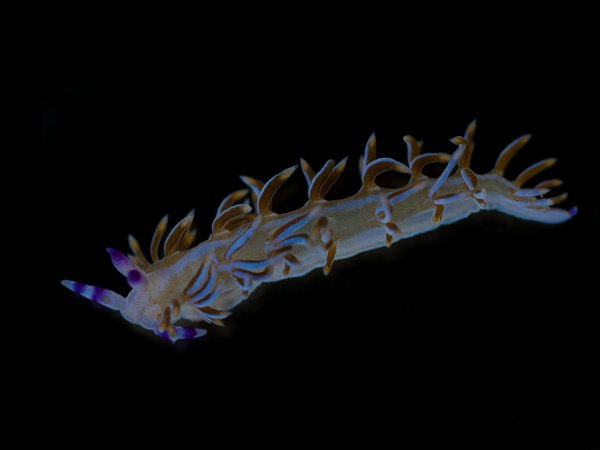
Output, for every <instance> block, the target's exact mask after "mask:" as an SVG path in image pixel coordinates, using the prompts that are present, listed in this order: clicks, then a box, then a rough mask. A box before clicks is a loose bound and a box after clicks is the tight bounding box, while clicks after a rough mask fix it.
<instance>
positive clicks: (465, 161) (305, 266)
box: [62, 121, 576, 341]
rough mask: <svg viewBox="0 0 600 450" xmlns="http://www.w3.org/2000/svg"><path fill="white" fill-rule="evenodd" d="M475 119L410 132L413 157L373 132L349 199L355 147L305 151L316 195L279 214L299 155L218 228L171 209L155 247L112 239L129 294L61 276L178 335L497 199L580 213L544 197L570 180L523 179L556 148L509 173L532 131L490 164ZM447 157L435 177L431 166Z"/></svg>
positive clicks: (551, 218) (536, 213) (169, 335)
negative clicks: (199, 229)
mask: <svg viewBox="0 0 600 450" xmlns="http://www.w3.org/2000/svg"><path fill="white" fill-rule="evenodd" d="M475 125H476V123H475V121H473V122H472V123H471V124H470V125H469V126H468V127H467V130H466V132H465V134H464V136H458V137H455V138H453V139H451V142H452V143H453V144H454V145H455V146H457V148H456V149H455V150H454V152H453V153H451V154H449V153H423V152H422V147H423V142H422V141H417V140H415V139H414V138H413V137H412V136H405V137H404V141H405V143H406V146H407V149H408V165H405V164H403V163H401V162H398V161H396V160H394V159H392V158H377V156H376V150H375V147H376V145H375V135H374V134H373V135H371V137H370V138H369V139H368V142H367V144H366V146H365V151H364V155H363V156H362V157H361V158H360V160H359V170H360V176H361V179H362V185H361V187H360V189H359V190H358V192H357V193H356V194H354V195H352V196H350V197H348V198H344V199H341V200H326V199H325V196H326V194H327V193H328V191H329V190H330V189H331V187H332V186H333V185H334V183H336V181H337V180H338V178H339V177H340V175H341V174H342V172H343V171H344V169H345V168H346V162H347V158H345V159H343V160H341V161H340V162H338V163H337V164H336V163H335V161H333V160H329V161H327V162H326V163H325V165H324V166H323V167H322V168H321V169H320V170H318V171H316V172H315V171H314V170H313V169H312V167H311V166H310V165H309V164H308V163H307V162H306V161H305V160H303V159H301V160H300V167H301V170H302V172H303V174H304V177H305V178H306V182H307V184H308V201H307V202H306V203H305V204H304V206H302V207H301V208H299V209H297V210H295V211H292V212H288V213H284V214H277V213H275V212H273V211H272V209H271V202H272V199H273V196H274V195H275V193H276V192H277V191H278V190H279V188H280V187H281V186H282V185H283V184H284V183H285V181H286V180H287V179H288V178H289V177H290V176H291V175H292V173H294V171H295V170H296V169H297V167H298V166H294V167H290V168H288V169H286V170H284V171H283V172H281V173H279V174H277V175H275V176H274V177H273V178H271V179H270V180H269V181H267V182H266V183H263V182H261V181H259V180H257V179H255V178H251V177H247V176H243V177H241V179H242V181H243V182H244V183H245V184H246V185H247V189H241V190H236V191H234V192H232V193H231V194H229V195H227V196H226V197H225V199H224V200H223V201H222V202H221V204H220V206H219V207H218V210H217V214H216V218H215V219H214V221H213V223H212V233H211V235H210V236H209V238H208V239H207V240H206V241H204V242H202V243H200V244H198V245H196V246H194V245H193V244H194V240H195V236H196V232H195V230H194V229H193V227H192V220H193V213H190V214H188V215H187V216H186V217H184V218H183V219H182V220H181V221H180V222H179V223H177V224H176V225H175V226H174V227H173V228H172V229H171V230H170V232H169V233H168V235H166V237H165V233H166V231H167V217H164V218H163V219H162V220H161V221H160V222H159V223H158V226H157V227H156V231H155V232H154V236H153V238H152V242H151V244H150V253H149V257H148V255H147V254H145V253H144V251H142V248H141V247H140V244H139V243H138V241H137V240H136V239H135V238H134V237H133V236H131V235H130V236H129V246H130V247H131V252H132V254H130V255H129V256H125V255H124V254H122V253H120V252H119V251H117V250H114V249H110V248H109V249H108V253H109V254H110V257H111V259H112V263H113V264H114V266H115V268H116V269H117V270H118V271H119V272H120V273H121V274H123V275H124V276H125V277H126V278H127V282H128V284H129V286H130V287H131V290H130V291H129V294H128V295H127V297H122V296H121V295H119V294H117V293H115V292H112V291H110V290H108V289H104V288H100V287H95V286H90V285H87V284H83V283H79V282H74V281H68V280H65V281H63V282H62V283H63V285H64V286H66V287H67V288H69V289H71V290H72V291H74V292H76V293H77V294H80V295H82V296H83V297H85V298H88V299H90V300H92V301H94V302H97V303H99V304H101V305H104V306H106V307H108V308H111V309H115V310H118V311H120V312H121V314H122V315H123V317H124V318H125V319H126V320H128V321H129V322H132V323H135V324H138V325H140V326H142V327H143V328H146V329H148V330H152V331H153V332H154V333H156V334H157V335H159V336H161V337H164V338H166V339H169V340H171V341H177V340H179V339H188V338H197V337H200V336H203V335H204V334H206V330H205V329H204V328H201V325H202V324H214V325H220V326H222V325H223V319H225V318H226V317H227V316H229V315H230V314H231V311H232V309H233V308H234V307H235V306H237V305H238V304H239V303H241V302H242V301H243V300H244V299H246V298H247V297H248V296H249V295H250V293H251V292H252V291H253V290H254V289H256V288H257V287H258V286H259V285H260V284H262V283H265V282H274V281H278V280H281V279H284V278H288V277H300V276H302V275H304V274H306V273H307V272H310V271H312V270H313V269H316V268H322V270H323V272H324V273H325V274H328V273H329V271H330V270H331V267H332V264H333V262H334V260H336V259H343V258H349V257H351V256H353V255H356V254H357V253H361V252H365V251H367V250H371V249H374V248H377V247H382V246H387V247H389V246H391V245H392V244H393V243H394V242H396V241H398V240H400V239H404V238H408V237H411V236H414V235H416V234H420V233H424V232H427V231H430V230H433V229H435V228H437V227H439V226H440V225H445V224H450V223H453V222H456V221H458V220H461V219H464V218H466V217H467V216H469V215H470V214H473V213H476V212H478V211H479V210H482V209H488V210H497V211H501V212H503V213H506V214H509V215H511V216H515V217H518V218H521V219H525V220H531V221H536V222H544V223H561V222H564V221H567V220H569V219H570V218H571V217H573V216H574V215H575V213H576V208H575V207H574V208H571V209H570V210H565V209H560V208H556V207H554V205H557V204H558V203H561V202H563V201H564V200H565V199H566V198H567V194H566V193H563V194H561V195H558V196H555V197H550V198H548V197H546V194H548V193H549V192H550V190H551V189H553V188H556V187H559V186H560V185H561V184H562V181H560V180H558V179H551V180H547V181H542V182H541V183H538V184H537V185H535V186H533V187H524V184H525V183H526V182H527V181H528V180H530V179H531V178H532V177H534V176H536V175H538V174H539V173H540V172H542V171H543V170H545V169H548V168H549V167H551V166H552V165H554V163H556V159H555V158H549V159H545V160H543V161H540V162H538V163H536V164H533V165H532V166H530V167H528V168H527V169H525V170H524V171H523V172H521V174H520V175H518V176H517V177H516V178H515V179H514V180H508V179H507V178H505V176H504V171H505V168H506V167H507V165H508V163H509V162H510V161H511V159H512V158H513V157H514V156H515V154H516V153H517V152H518V151H519V150H521V148H523V147H524V146H525V144H527V142H528V141H529V139H530V135H525V136H521V137H519V138H518V139H516V140H514V141H513V142H512V143H510V144H509V145H508V146H507V147H506V148H505V149H504V150H503V151H502V153H501V154H500V156H499V157H498V159H497V161H496V164H495V166H494V168H493V169H492V170H491V171H490V172H488V173H486V174H483V175H479V174H476V173H475V172H473V170H471V168H470V161H471V156H472V153H473V148H474V141H473V135H474V133H475ZM434 163H438V164H439V163H442V164H444V165H445V166H444V167H445V168H444V169H443V171H442V173H441V174H440V175H439V176H437V177H429V176H427V175H426V174H425V173H424V172H423V168H424V167H425V166H427V165H429V164H434ZM386 171H395V172H399V173H402V174H408V175H409V176H410V180H409V182H408V184H406V185H405V186H403V187H401V188H396V189H390V188H384V187H381V186H379V185H378V184H377V183H376V179H377V176H378V175H379V174H381V173H383V172H386Z"/></svg>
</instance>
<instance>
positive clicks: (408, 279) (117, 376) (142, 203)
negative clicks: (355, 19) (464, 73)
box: [31, 68, 600, 435]
mask: <svg viewBox="0 0 600 450" xmlns="http://www.w3.org/2000/svg"><path fill="white" fill-rule="evenodd" d="M491 72H492V68H490V69H488V70H487V71H486V70H483V71H480V72H479V74H478V75H477V76H475V75H473V77H474V78H473V79H472V80H471V81H468V80H462V81H461V82H459V83H454V82H453V81H452V80H453V78H450V79H448V78H446V79H445V80H446V81H444V78H440V79H436V80H434V81H432V82H425V81H422V82H420V83H418V82H416V81H413V80H412V79H410V80H405V79H404V78H403V76H404V75H403V74H402V72H401V71H398V72H397V73H396V72H393V73H389V72H388V73H386V75H385V78H383V79H379V82H378V80H377V77H375V78H376V79H374V80H371V79H369V80H368V81H367V80H358V81H354V79H352V80H351V82H350V83H349V84H348V85H346V84H344V83H342V79H341V78H340V75H339V74H333V73H331V74H328V73H307V74H306V76H305V77H294V78H291V77H290V78H289V82H287V83H286V82H283V83H282V82H281V81H282V79H283V80H284V81H285V80H287V78H286V76H288V75H287V74H288V72H285V71H283V72H282V73H271V74H270V75H269V76H268V77H257V78H252V79H237V78H235V77H234V78H233V79H231V80H229V81H225V80H222V79H219V78H218V76H216V75H215V79H209V80H204V81H203V82H199V81H198V80H180V79H174V80H162V79H161V80H140V79H127V80H117V81H115V80H114V79H113V80H103V79H99V80H97V81H93V82H92V81H81V82H77V81H47V82H46V83H45V84H44V91H43V99H42V102H43V153H42V157H41V161H40V166H41V168H42V170H40V172H39V174H38V175H37V177H36V182H37V183H39V184H40V186H41V197H39V198H38V199H36V200H35V204H33V205H31V207H32V208H35V209H36V210H38V211H40V213H39V214H40V218H39V224H38V225H39V227H40V230H43V236H41V237H40V241H39V242H38V243H37V245H38V246H39V247H40V248H41V250H40V251H39V252H38V253H39V255H40V258H41V259H42V263H43V264H44V266H45V271H44V274H43V280H42V281H43V284H44V286H43V293H42V295H41V296H40V298H39V299H37V301H39V312H40V317H42V318H43V325H41V328H38V329H39V330H41V332H40V333H39V335H36V336H34V337H33V338H32V340H33V341H34V342H33V344H32V348H35V349H36V351H39V355H40V356H39V359H40V361H41V362H40V364H41V366H43V367H45V369H44V371H45V372H46V373H45V375H44V380H45V383H44V385H43V386H42V387H41V391H42V392H43V395H45V396H47V398H48V401H49V402H50V403H52V402H55V401H61V402H64V403H65V404H67V405H68V408H71V410H73V411H77V410H78V409H79V408H84V407H85V406H84V405H87V404H89V402H91V403H94V404H98V405H107V406H111V407H113V408H114V407H115V405H119V404H122V402H125V404H126V405H129V406H131V407H133V406H134V405H135V408H139V409H143V408H144V405H147V406H148V408H150V410H153V408H156V410H157V411H162V412H164V411H173V410H178V409H179V408H182V407H184V406H194V407H196V406H197V407H198V408H199V411H198V412H197V413H196V414H197V415H198V421H199V422H201V421H202V417H203V416H202V414H206V412H202V411H209V410H211V408H214V407H215V405H220V408H222V410H223V411H221V412H220V413H219V414H221V415H222V417H223V421H224V422H227V421H230V420H231V421H236V420H240V418H241V417H248V416H249V415H253V414H254V411H255V409H256V407H257V405H260V406H261V407H263V408H266V409H267V410H269V411H271V412H278V414H279V413H280V414H281V416H286V415H288V414H289V415H291V414H295V413H297V412H298V411H301V410H303V411H309V413H308V414H309V417H312V419H311V420H312V421H313V422H312V426H317V422H318V423H320V424H321V425H323V423H326V421H325V422H320V421H317V419H315V417H317V416H318V417H324V418H327V417H339V416H341V415H349V416H351V417H352V416H353V417H354V418H355V419H356V418H357V417H362V416H364V415H366V416H368V417H370V418H374V419H375V420H376V421H377V422H378V423H379V426H380V427H381V430H388V431H389V429H390V427H400V428H402V427H407V428H412V427H421V428H430V429H436V428H439V427H443V426H448V425H449V426H451V427H452V426H456V427H461V428H463V427H464V428H473V429H488V428H489V429H492V430H494V431H495V432H497V433H504V432H505V431H511V430H520V429H528V430H536V429H538V428H540V429H543V428H547V427H559V428H562V429H568V430H578V431H579V432H581V433H583V435H585V433H587V432H589V431H590V430H592V424H593V423H594V422H595V419H597V412H598V409H597V407H598V399H599V397H598V392H597V369H595V363H596V362H597V361H596V360H597V355H598V332H597V324H598V312H599V307H598V295H597V281H596V278H597V277H598V264H597V255H598V250H599V246H598V231H599V228H600V227H599V226H598V225H599V224H600V212H599V209H598V201H597V197H596V196H597V195H598V194H597V187H596V186H595V183H596V181H597V180H598V177H597V175H596V172H597V166H594V165H593V163H592V162H590V161H589V160H588V159H587V158H588V157H591V156H592V154H596V153H597V149H596V147H597V141H596V142H587V144H588V145H585V146H584V145H582V142H579V141H577V138H578V136H577V135H578V134H579V133H580V131H581V129H582V128H584V126H583V125H582V124H581V122H580V118H579V116H578V113H577V108H576V101H577V98H578V92H577V91H576V90H575V91H574V90H573V89H577V87H576V86H574V87H573V86H570V87H568V86H561V85H557V88H556V89H555V90H554V92H552V93H551V95H550V94H548V91H547V89H546V88H545V87H542V86H541V85H540V84H539V83H538V80H539V75H540V73H538V72H537V71H536V70H534V69H530V70H529V72H528V71H527V70H524V71H523V73H506V74H505V75H504V76H503V77H501V79H502V81H501V82H497V81H495V78H494V77H493V76H492V75H491ZM357 78H358V79H360V77H357ZM403 80H404V81H403ZM475 117H476V118H477V119H478V122H479V127H478V131H477V135H476V142H477V148H476V151H475V155H474V158H473V167H474V169H475V171H476V172H480V173H481V172H484V171H487V170H488V169H489V168H491V166H492V165H493V162H494V160H495V158H496V157H497V155H498V154H499V152H500V151H501V150H502V148H503V147H504V146H505V145H506V144H508V143H509V142H510V141H512V140H513V139H514V138H515V137H517V136H519V135H521V134H524V133H532V134H533V139H532V141H531V143H530V144H529V146H528V147H527V148H526V149H525V150H523V151H522V152H521V154H519V155H518V157H517V158H515V160H514V161H513V163H512V164H511V166H510V169H509V175H510V174H513V175H516V174H517V173H519V172H520V170H521V169H523V168H525V167H526V166H528V165H529V164H531V163H534V162H536V161H538V160H540V159H542V158H546V157H550V156H557V157H559V163H558V165H557V166H555V167H554V168H552V169H551V171H550V172H549V176H548V178H550V177H552V178H553V177H559V178H562V179H563V180H565V186H564V189H565V190H568V191H569V193H570V198H569V200H568V201H567V203H566V205H568V206H572V205H577V206H578V207H579V211H580V213H579V215H577V216H576V217H575V219H574V220H572V221H571V222H569V223H566V224H563V225H559V226H548V225H541V224H530V223H525V222H522V221H518V220H516V219H512V218H509V217H504V216H499V215H493V214H479V215H477V216H474V217H472V218H470V219H469V220H468V221H465V222H464V223H460V224H456V225H453V226H451V227H448V228H447V229H441V230H439V231H437V232H435V233H430V234H427V235H423V236H419V237H416V238H414V239H411V240H409V241H402V242H401V243H399V244H396V245H395V246H393V248H392V249H383V250H378V251H375V252H372V253H370V254H366V255H361V256H359V257H356V258H354V259H351V260H345V261H339V262H336V263H335V264H334V267H333V271H332V273H331V274H330V275H329V276H328V277H324V276H322V275H321V274H320V273H316V272H315V273H313V274H311V275H310V276H307V277H304V278H301V279H293V280H288V281H284V282H279V283H277V284H273V285H268V284H266V285H264V286H263V287H261V288H260V289H259V290H258V291H257V292H256V293H255V294H254V295H253V296H252V297H251V298H250V299H249V301H248V302H247V303H246V304H244V305H242V306H241V307H239V308H238V309H236V311H235V313H234V315H233V316H232V317H231V318H230V319H228V320H227V326H226V328H225V329H224V330H219V329H210V330H209V335H208V336H207V337H206V338H204V339H201V340H197V341H193V342H185V343H180V344H177V345H176V346H172V345H170V344H167V343H165V342H162V341H158V340H156V339H153V338H151V337H150V336H148V335H147V334H146V333H144V332H143V331H141V330H139V329H137V328H135V327H132V326H130V325H129V324H127V323H126V322H125V321H124V320H122V319H121V318H120V317H119V316H118V315H117V314H115V313H112V312H110V311H108V310H103V309H101V308H98V307H95V305H92V304H90V303H89V302H87V301H85V300H83V299H81V298H77V297H76V296H75V295H74V294H71V293H70V292H68V291H67V290H66V289H64V288H63V287H62V286H60V284H59V281H60V280H61V279H63V278H69V279H74V280H80V281H83V282H88V283H90V284H97V285H100V286H105V287H108V288H111V289H114V290H115V291H117V292H121V293H125V292H127V287H126V284H125V282H124V280H123V279H122V277H121V276H120V275H119V274H118V273H117V272H116V271H114V269H113V268H112V266H111V264H110V261H109V259H108V256H107V254H106V252H105V248H106V247H108V246H111V247H115V248H117V249H121V250H125V249H126V245H127V234H128V233H133V234H134V235H135V236H136V237H137V238H138V239H139V240H140V241H141V242H142V243H148V242H149V239H150V237H151V235H152V232H153V229H154V226H155V225H156V223H157V222H158V220H159V219H160V218H161V217H162V215H164V214H166V213H169V214H170V216H171V218H172V220H178V218H180V217H183V215H185V214H186V213H187V212H188V211H189V210H190V209H191V208H195V209H196V223H197V225H198V227H199V234H200V236H201V237H203V236H207V235H208V233H209V229H210V223H211V221H212V219H213V216H214V212H215V210H216V208H217V206H218V203H219V202H220V200H221V198H222V197H223V196H225V195H226V194H228V193H229V192H230V191H232V190H234V189H238V188H240V187H242V185H241V182H240V181H239V180H238V178H237V176H238V175H241V174H247V175H251V176H255V177H257V178H259V179H262V180H265V179H266V178H268V177H270V176H272V175H273V174H275V173H276V172H278V171H280V170H282V169H284V168H286V167H289V166H291V165H293V164H296V163H297V160H298V158H299V157H300V156H302V157H304V158H305V159H307V160H308V161H309V162H311V163H312V164H313V165H314V166H319V165H321V164H323V163H324V162H325V160H326V159H328V158H335V159H336V160H340V159H341V158H343V157H344V156H347V155H348V156H350V161H349V168H348V169H346V173H345V174H344V178H345V181H344V182H345V183H346V184H345V185H344V186H342V187H341V188H339V190H338V191H336V192H334V193H333V195H334V196H343V195H345V194H348V193H350V192H352V191H353V190H354V189H356V188H357V187H358V180H357V178H358V177H357V173H358V171H357V169H356V163H357V159H358V156H359V155H360V152H361V151H362V148H363V145H364V143H365V142H366V139H367V137H368V136H369V134H370V133H371V132H372V131H375V132H376V133H377V139H378V147H379V149H381V150H380V151H381V154H382V155H385V156H391V157H396V158H398V159H399V160H401V161H405V147H404V143H403V141H402V137H403V135H404V134H412V135H414V136H415V137H417V138H418V139H424V140H425V149H426V150H428V151H447V152H450V151H452V149H453V148H454V146H453V145H452V144H450V142H449V141H448V140H449V139H450V138H452V137H453V136H456V135H461V134H462V133H463V131H464V128H465V127H466V125H467V124H468V123H469V121H470V120H471V119H473V118H475ZM296 176H297V179H296V180H292V185H295V186H297V189H294V188H293V186H292V187H291V188H290V190H291V191H295V193H291V194H289V193H283V194H282V195H283V196H282V197H281V199H279V202H278V203H276V208H280V209H281V210H285V209H289V208H290V205H295V206H299V205H300V204H302V202H303V197H302V196H303V195H304V192H303V191H301V189H303V186H302V184H301V183H302V180H301V176H300V174H296V175H295V177H296ZM286 195H287V196H288V197H287V198H285V196H286ZM594 405H595V406H594ZM205 408H206V409H205ZM116 409H117V410H118V409H119V408H116ZM116 414H123V413H122V412H121V413H119V412H116ZM307 420H308V419H307ZM319 420H320V419H319ZM323 420H326V419H323ZM309 422H310V420H309ZM307 426H308V425H307Z"/></svg>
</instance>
